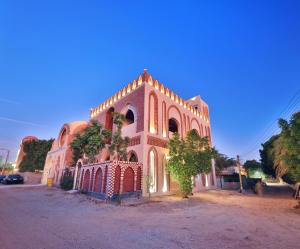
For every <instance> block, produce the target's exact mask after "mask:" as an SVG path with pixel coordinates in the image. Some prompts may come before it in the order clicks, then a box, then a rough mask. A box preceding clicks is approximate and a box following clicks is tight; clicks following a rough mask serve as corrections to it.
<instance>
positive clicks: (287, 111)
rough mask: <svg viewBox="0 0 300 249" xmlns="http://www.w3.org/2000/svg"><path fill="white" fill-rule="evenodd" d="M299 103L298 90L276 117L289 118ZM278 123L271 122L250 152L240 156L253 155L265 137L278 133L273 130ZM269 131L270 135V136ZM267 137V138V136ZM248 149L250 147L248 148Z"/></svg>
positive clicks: (299, 95) (299, 90)
mask: <svg viewBox="0 0 300 249" xmlns="http://www.w3.org/2000/svg"><path fill="white" fill-rule="evenodd" d="M299 103H300V89H298V90H297V91H296V93H295V94H294V95H293V96H292V98H291V99H290V100H289V102H288V104H287V105H286V106H285V108H283V110H282V111H281V112H280V114H279V115H278V116H279V117H285V116H290V115H291V114H292V113H293V112H294V111H295V109H297V105H298V104H299ZM277 123H278V119H275V120H273V121H271V122H270V123H269V125H268V127H267V128H266V129H265V130H264V132H263V133H262V135H260V136H259V137H258V138H257V139H256V142H255V143H254V145H255V147H254V146H252V147H254V148H253V149H251V150H249V151H248V152H246V153H243V154H242V157H245V156H248V155H251V154H253V152H254V151H256V150H257V149H258V148H259V147H260V144H261V141H265V140H266V139H263V138H265V137H267V138H270V137H271V136H273V135H274V134H275V133H277V132H278V130H279V128H278V127H276V128H275V130H274V125H276V126H277ZM270 131H271V135H270ZM268 134H269V135H268ZM267 135H268V136H267ZM249 147H250V146H249Z"/></svg>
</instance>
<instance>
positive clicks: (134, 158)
mask: <svg viewBox="0 0 300 249" xmlns="http://www.w3.org/2000/svg"><path fill="white" fill-rule="evenodd" d="M129 162H138V158H137V155H136V154H135V153H134V152H131V153H130V155H129Z"/></svg>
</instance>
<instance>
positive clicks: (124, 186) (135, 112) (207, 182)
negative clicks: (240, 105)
mask: <svg viewBox="0 0 300 249" xmlns="http://www.w3.org/2000/svg"><path fill="white" fill-rule="evenodd" d="M113 112H120V113H122V114H124V115H125V117H126V121H125V123H124V126H123V129H122V135H123V136H127V137H129V138H130V145H129V147H128V158H129V160H128V161H129V162H127V163H124V162H123V163H121V162H115V161H114V158H112V156H111V155H110V154H109V152H108V150H107V149H103V150H102V151H101V153H100V154H99V156H98V157H97V163H96V164H93V165H87V164H85V162H84V160H81V161H79V162H78V163H77V165H76V169H75V171H74V175H75V181H74V187H75V188H77V189H84V190H86V191H89V192H101V193H106V194H107V191H110V195H109V197H111V195H112V194H113V193H119V192H120V193H125V192H135V191H142V193H143V195H146V194H147V189H148V188H147V184H146V181H148V183H150V184H148V185H149V186H150V191H151V192H152V193H153V194H157V195H161V194H166V193H170V192H173V191H176V190H177V189H178V185H177V183H176V182H174V181H173V180H172V179H171V177H170V176H169V175H168V174H167V171H166V160H167V157H168V149H167V142H168V139H169V138H171V137H172V136H173V134H174V133H175V132H177V133H178V134H179V135H180V136H181V137H184V136H185V135H186V134H187V132H188V131H189V130H192V129H194V130H196V131H197V132H198V133H199V134H200V135H201V136H207V137H208V138H209V141H210V143H211V128H210V117H209V109H208V105H207V104H206V103H205V102H204V101H203V100H202V99H201V97H200V96H196V97H193V98H191V99H189V100H187V101H185V100H183V99H182V98H181V97H179V96H178V95H177V94H175V93H174V92H172V91H171V90H170V89H168V88H167V87H165V86H164V85H163V84H161V83H160V82H158V80H156V79H154V78H153V77H152V76H151V75H150V74H149V73H148V72H147V70H144V72H143V73H142V74H141V75H140V76H139V77H138V78H137V79H135V80H133V81H132V82H131V83H129V84H128V85H127V86H125V87H124V88H123V89H121V90H120V91H118V92H117V93H116V94H115V95H113V96H111V97H110V98H109V99H107V100H106V101H105V102H104V103H101V104H100V105H98V106H96V107H95V108H92V109H91V111H90V121H92V120H97V121H98V122H99V123H101V124H103V125H104V126H105V128H106V129H109V130H112V131H113V130H114V129H115V127H114V125H113V117H112V113H113ZM61 132H62V131H61ZM60 137H61V135H59V138H58V139H57V140H56V141H55V145H54V146H53V150H51V151H50V152H49V158H50V156H53V155H54V154H56V153H58V152H55V151H59V144H60V143H59V141H60V139H61V138H60ZM66 146H68V144H66ZM49 158H47V162H48V163H47V162H46V167H45V171H47V170H48V171H49V172H50V171H52V175H54V172H53V170H54V168H55V170H56V169H57V173H55V175H57V174H59V176H61V174H62V173H61V170H62V169H63V168H64V166H63V165H67V164H66V163H65V162H63V163H62V165H61V167H56V166H55V167H54V165H56V163H55V160H58V159H55V160H54V161H53V158H52V159H49ZM61 158H62V157H60V159H61ZM48 160H49V161H48ZM55 170H54V171H55ZM100 176H101V177H100ZM45 177H47V174H46V175H45ZM99 177H100V178H101V182H99V180H98V179H99ZM129 177H131V178H129ZM128 179H130V180H128ZM55 181H56V182H58V181H59V177H58V178H57V179H56V180H55ZM149 181H150V182H149ZM96 185H97V186H96ZM98 185H99V186H98ZM215 186H216V176H215V169H214V165H213V164H212V171H211V173H210V174H208V175H199V176H196V177H195V179H194V191H199V190H201V189H208V188H215Z"/></svg>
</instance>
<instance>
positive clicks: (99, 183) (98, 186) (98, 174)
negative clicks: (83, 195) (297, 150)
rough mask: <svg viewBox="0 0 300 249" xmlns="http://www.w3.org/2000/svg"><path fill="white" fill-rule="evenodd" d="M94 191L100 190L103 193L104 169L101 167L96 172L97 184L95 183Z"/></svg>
mask: <svg viewBox="0 0 300 249" xmlns="http://www.w3.org/2000/svg"><path fill="white" fill-rule="evenodd" d="M93 191H94V192H99V193H101V191H102V169H101V168H99V169H97V171H96V174H95V185H94V190H93Z"/></svg>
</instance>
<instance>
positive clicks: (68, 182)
mask: <svg viewBox="0 0 300 249" xmlns="http://www.w3.org/2000/svg"><path fill="white" fill-rule="evenodd" d="M73 182H74V177H73V176H72V172H71V171H70V169H69V168H66V169H65V170H64V174H63V176H62V178H61V182H60V187H61V188H62V189H64V190H71V189H72V188H73Z"/></svg>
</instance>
